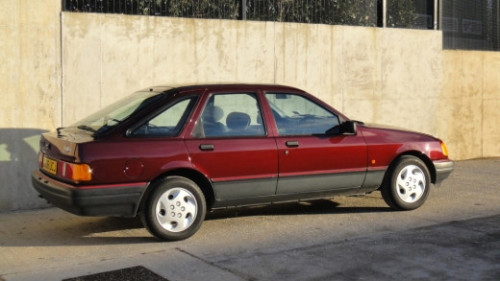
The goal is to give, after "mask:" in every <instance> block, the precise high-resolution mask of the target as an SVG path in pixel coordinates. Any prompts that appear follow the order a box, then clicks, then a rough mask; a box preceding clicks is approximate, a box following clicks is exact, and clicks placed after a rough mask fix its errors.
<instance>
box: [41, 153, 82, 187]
mask: <svg viewBox="0 0 500 281" xmlns="http://www.w3.org/2000/svg"><path fill="white" fill-rule="evenodd" d="M38 165H39V166H40V168H41V169H42V170H44V171H46V172H48V173H50V174H53V175H57V176H58V177H61V178H65V179H68V180H71V181H74V182H77V183H78V182H82V181H91V180H92V168H90V166H89V165H88V164H79V163H70V162H65V161H61V160H56V159H53V158H50V157H46V156H45V155H44V154H43V153H40V154H38Z"/></svg>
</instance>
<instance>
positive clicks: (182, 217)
mask: <svg viewBox="0 0 500 281" xmlns="http://www.w3.org/2000/svg"><path fill="white" fill-rule="evenodd" d="M206 208H207V207H206V201H205V196H204V195H203V192H202V191H201V189H200V188H199V187H198V185H197V184H196V183H194V182H193V181H192V180H190V179H187V178H184V177H180V176H170V177H167V178H165V179H163V180H162V181H160V182H159V183H158V184H157V185H156V186H155V187H154V190H153V191H152V192H151V193H150V195H149V198H147V201H146V204H145V206H144V210H143V212H142V214H141V215H142V221H143V224H144V226H145V227H146V229H147V230H148V231H149V232H150V233H151V234H152V235H153V236H155V237H157V238H159V239H162V240H167V241H176V240H183V239H186V238H188V237H190V236H192V235H193V234H195V233H196V231H198V229H199V228H200V227H201V224H202V223H203V220H204V219H205V214H206Z"/></svg>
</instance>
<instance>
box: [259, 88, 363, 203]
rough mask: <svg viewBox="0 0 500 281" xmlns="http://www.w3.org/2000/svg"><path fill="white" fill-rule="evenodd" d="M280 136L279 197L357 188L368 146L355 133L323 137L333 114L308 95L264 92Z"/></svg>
mask: <svg viewBox="0 0 500 281" xmlns="http://www.w3.org/2000/svg"><path fill="white" fill-rule="evenodd" d="M265 96H266V99H267V101H268V103H269V105H270V107H271V110H272V113H273V117H274V120H275V123H276V127H277V131H278V136H277V137H276V143H277V146H278V159H279V180H278V188H277V194H278V195H286V194H299V193H313V192H322V191H331V190H338V189H349V188H359V187H361V185H362V184H363V181H364V178H365V174H366V164H367V148H366V145H365V141H364V139H363V137H362V136H359V135H335V136H332V135H327V134H326V133H325V132H326V131H327V130H328V129H330V128H332V127H334V126H336V125H338V124H339V118H338V116H337V115H336V114H334V113H333V112H331V111H329V110H328V109H326V108H325V107H323V106H321V105H320V104H318V103H317V102H315V101H314V100H311V99H309V98H308V97H307V96H304V95H300V94H287V93H266V95H265Z"/></svg>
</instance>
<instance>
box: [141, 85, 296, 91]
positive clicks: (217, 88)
mask: <svg viewBox="0 0 500 281" xmlns="http://www.w3.org/2000/svg"><path fill="white" fill-rule="evenodd" d="M200 89H206V90H210V91H214V90H215V91H224V90H243V91H245V90H255V89H262V90H268V91H277V92H287V91H290V92H301V93H303V92H304V91H303V90H301V89H298V88H294V87H290V86H284V85H278V84H243V83H241V84H240V83H232V84H199V85H198V84H191V85H171V86H167V85H162V86H153V87H149V88H146V89H144V90H143V91H151V92H153V91H154V92H159V93H161V92H166V91H170V90H177V91H179V92H184V91H192V90H200Z"/></svg>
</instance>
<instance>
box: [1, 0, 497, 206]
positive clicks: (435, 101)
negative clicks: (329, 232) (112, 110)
mask: <svg viewBox="0 0 500 281" xmlns="http://www.w3.org/2000/svg"><path fill="white" fill-rule="evenodd" d="M28 2H29V5H28ZM0 4H1V5H2V11H0V32H1V34H0V36H2V37H1V38H7V40H3V41H1V42H0V57H1V58H3V61H2V64H0V71H1V78H0V79H1V80H0V92H1V95H2V99H1V101H0V114H1V115H0V116H1V118H0V179H1V180H0V211H5V210H18V209H29V208H36V207H41V206H46V205H45V203H44V202H43V201H42V200H39V199H37V198H36V196H35V193H34V192H33V191H32V188H31V184H30V171H31V170H32V169H35V168H36V151H37V150H38V143H37V142H38V135H39V134H40V133H41V132H43V131H45V130H54V129H55V128H56V127H58V126H64V125H69V124H71V123H73V122H75V121H76V120H78V119H80V118H82V117H84V116H85V115H87V114H89V113H90V112H91V111H94V110H96V109H98V108H101V107H102V106H104V105H106V104H109V103H110V102H112V101H114V100H116V99H118V98H120V97H121V96H123V95H128V94H129V93H131V92H133V91H135V90H138V89H142V88H145V87H148V86H151V85H159V84H179V83H216V82H244V83H252V82H259V83H279V84H286V85H292V86H296V87H299V88H302V89H305V90H307V91H309V92H310V93H312V94H314V95H316V96H318V97H320V98H321V99H323V100H325V101H327V102H328V103H330V104H332V105H333V106H334V107H336V108H338V109H339V110H341V111H343V112H344V113H346V114H347V115H348V116H350V117H351V118H354V119H358V120H363V121H366V122H374V123H384V124H388V125H394V126H400V127H405V128H409V129H413V130H417V131H421V132H425V133H430V134H433V135H436V136H439V137H440V138H442V139H443V140H444V141H445V142H446V143H447V144H448V146H449V150H450V154H451V158H453V159H456V160H459V159H467V158H476V157H491V156H500V148H499V146H498V143H499V142H500V129H499V126H496V124H495V123H496V121H497V120H499V117H500V116H499V113H498V110H497V109H498V108H500V102H499V100H500V71H498V70H499V69H500V53H492V52H466V51H443V50H442V37H441V36H442V35H441V32H438V31H419V30H400V29H379V28H364V27H348V26H327V25H303V24H294V23H272V22H244V21H227V20H222V21H219V20H194V19H177V18H163V17H142V16H123V15H99V14H76V13H62V14H61V13H60V1H59V0H45V1H42V0H35V1H33V0H31V1H27V0H25V1H16V0H0Z"/></svg>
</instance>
